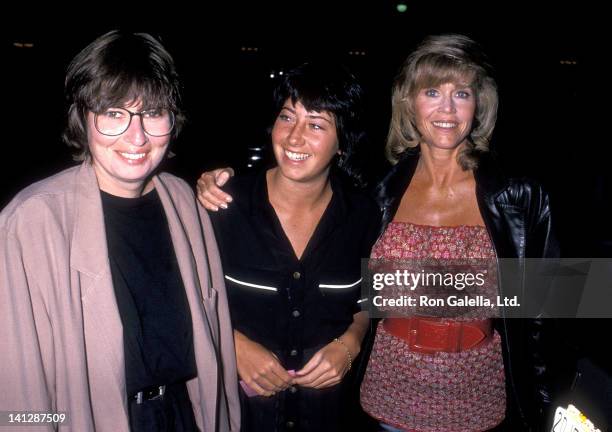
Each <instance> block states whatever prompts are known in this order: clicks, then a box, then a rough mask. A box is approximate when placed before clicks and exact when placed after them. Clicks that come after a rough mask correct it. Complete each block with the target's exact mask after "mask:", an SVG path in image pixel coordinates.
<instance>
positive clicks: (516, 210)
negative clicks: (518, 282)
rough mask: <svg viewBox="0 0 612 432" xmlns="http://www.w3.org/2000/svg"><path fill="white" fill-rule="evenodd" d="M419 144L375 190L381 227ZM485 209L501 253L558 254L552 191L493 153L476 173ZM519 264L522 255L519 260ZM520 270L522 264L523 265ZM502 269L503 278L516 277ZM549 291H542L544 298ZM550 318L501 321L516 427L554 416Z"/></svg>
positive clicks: (537, 426)
mask: <svg viewBox="0 0 612 432" xmlns="http://www.w3.org/2000/svg"><path fill="white" fill-rule="evenodd" d="M419 155H420V151H419V149H418V148H415V149H409V150H407V151H406V152H404V154H403V157H402V158H401V160H400V161H399V162H398V163H397V164H396V165H395V166H393V167H392V168H391V170H390V172H389V173H388V174H387V175H386V176H385V178H384V179H383V181H382V182H381V183H380V184H379V185H378V186H377V188H376V191H375V196H376V199H377V201H378V203H379V205H380V207H381V210H382V212H383V216H382V230H381V233H382V232H383V231H384V230H385V229H386V227H387V225H388V224H389V222H391V220H392V219H393V217H394V216H395V213H396V212H397V209H398V207H399V204H400V201H401V198H402V196H403V195H404V192H405V191H406V189H407V188H408V185H409V184H410V180H411V179H412V176H413V174H414V171H415V169H416V166H417V162H418V160H419ZM474 176H475V178H476V195H477V200H478V206H479V209H480V213H481V215H482V218H483V220H484V222H485V226H486V228H487V231H488V233H489V236H490V238H491V240H492V242H493V246H494V248H495V252H496V255H497V257H498V258H539V257H546V258H554V257H557V256H558V255H559V247H558V243H557V241H556V237H555V235H554V232H553V228H552V223H551V217H550V206H549V199H548V195H547V194H546V193H545V192H544V191H543V190H542V188H541V187H540V186H539V185H538V184H536V183H534V182H531V181H527V180H516V179H508V178H504V177H503V176H501V175H500V171H499V170H498V169H497V167H496V166H495V165H494V163H493V161H492V159H491V157H490V156H489V155H486V154H485V155H483V157H482V158H481V159H480V162H479V167H478V169H477V170H475V172H474ZM517 262H518V263H519V264H517V265H519V266H520V260H517ZM518 271H519V272H520V269H518ZM507 273H510V272H508V271H506V272H505V273H504V272H502V271H500V273H499V275H498V277H499V282H500V283H499V287H500V288H499V289H500V294H501V293H502V290H503V286H504V279H505V278H506V277H516V274H514V275H509V274H507ZM545 296H546V293H542V297H543V298H544V297H545ZM548 325H549V323H548V322H547V320H542V319H509V318H508V319H506V318H500V319H497V320H496V323H495V328H496V329H497V331H498V332H499V334H500V336H501V338H502V346H503V357H504V366H505V372H506V387H507V395H508V397H507V406H508V408H507V412H506V417H507V421H510V422H511V425H512V426H511V427H512V429H511V430H517V431H519V430H520V431H539V430H543V427H544V423H545V422H546V421H547V416H548V415H549V411H550V410H549V409H548V405H549V404H550V394H549V387H550V382H549V379H548V371H547V362H546V361H545V359H546V357H547V355H546V354H547V353H546V352H544V349H543V348H544V344H543V339H545V338H543V337H542V336H543V333H544V332H545V330H546V329H547V326H548Z"/></svg>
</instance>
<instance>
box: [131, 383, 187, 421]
mask: <svg viewBox="0 0 612 432" xmlns="http://www.w3.org/2000/svg"><path fill="white" fill-rule="evenodd" d="M128 410H129V416H130V430H131V431H132V432H197V431H198V427H197V425H196V421H195V417H194V415H193V409H192V407H191V401H190V400H189V394H188V393H187V386H186V385H185V383H184V382H182V383H179V384H171V385H168V386H166V392H165V393H164V395H163V396H161V397H160V398H159V399H153V400H144V401H143V402H142V403H140V404H138V403H137V402H136V400H135V399H134V398H130V399H129V401H128Z"/></svg>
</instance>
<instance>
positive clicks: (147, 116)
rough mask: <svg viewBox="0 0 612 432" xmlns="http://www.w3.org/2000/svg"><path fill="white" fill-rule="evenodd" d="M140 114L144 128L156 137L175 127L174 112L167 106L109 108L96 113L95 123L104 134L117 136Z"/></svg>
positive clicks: (167, 132) (148, 133)
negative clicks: (133, 110)
mask: <svg viewBox="0 0 612 432" xmlns="http://www.w3.org/2000/svg"><path fill="white" fill-rule="evenodd" d="M134 116H139V117H140V124H141V126H142V129H143V130H144V131H145V132H146V133H147V135H151V136H154V137H161V136H166V135H169V134H170V132H172V129H173V128H174V113H173V112H172V111H170V110H169V109H166V108H156V109H151V110H144V111H140V112H131V111H128V110H126V109H124V108H109V109H107V110H106V111H104V112H101V113H95V115H94V124H95V126H96V129H97V130H98V132H100V133H101V134H102V135H108V136H117V135H121V134H122V133H123V132H125V131H126V130H128V128H129V127H130V124H131V123H132V117H134Z"/></svg>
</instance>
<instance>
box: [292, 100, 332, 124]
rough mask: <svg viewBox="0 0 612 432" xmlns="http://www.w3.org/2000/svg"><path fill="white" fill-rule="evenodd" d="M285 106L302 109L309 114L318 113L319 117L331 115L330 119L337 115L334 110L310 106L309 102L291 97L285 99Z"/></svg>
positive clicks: (296, 109)
mask: <svg viewBox="0 0 612 432" xmlns="http://www.w3.org/2000/svg"><path fill="white" fill-rule="evenodd" d="M283 108H288V109H291V110H294V111H296V112H298V111H302V112H304V113H307V114H308V115H316V116H319V117H329V118H330V120H331V119H333V118H334V117H335V116H334V113H333V112H331V111H328V110H325V109H321V108H319V107H316V106H308V105H307V104H305V103H303V102H302V100H300V99H298V100H296V101H295V102H293V101H292V100H291V98H287V99H286V100H285V103H284V104H283Z"/></svg>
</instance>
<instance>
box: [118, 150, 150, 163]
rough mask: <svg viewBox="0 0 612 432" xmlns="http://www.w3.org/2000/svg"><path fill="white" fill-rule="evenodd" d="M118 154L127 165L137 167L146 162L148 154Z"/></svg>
mask: <svg viewBox="0 0 612 432" xmlns="http://www.w3.org/2000/svg"><path fill="white" fill-rule="evenodd" d="M117 154H118V155H119V156H120V157H121V158H122V159H123V160H124V161H126V162H127V163H129V164H131V165H137V164H140V163H143V162H144V161H145V159H146V156H147V154H148V152H144V153H143V152H139V153H130V152H120V151H118V152H117Z"/></svg>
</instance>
